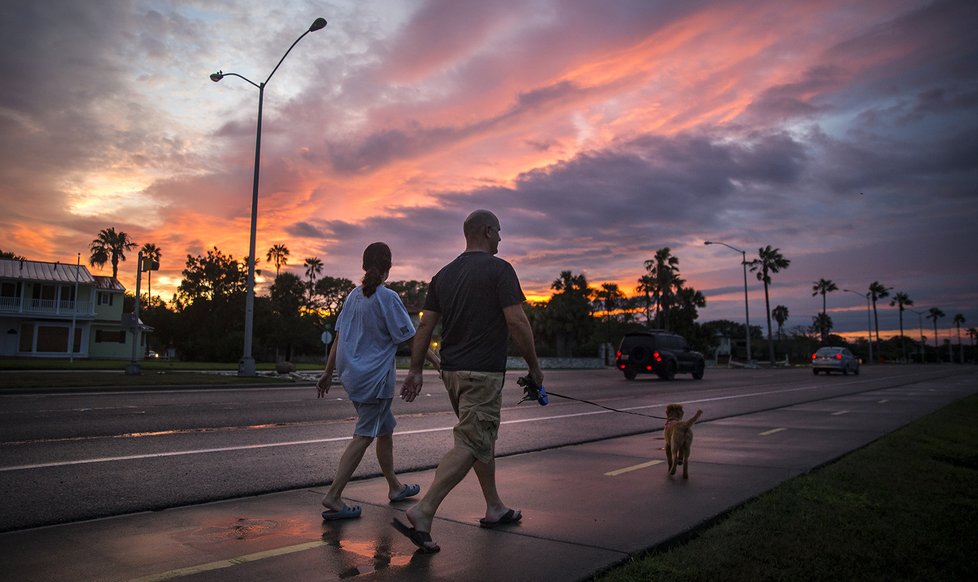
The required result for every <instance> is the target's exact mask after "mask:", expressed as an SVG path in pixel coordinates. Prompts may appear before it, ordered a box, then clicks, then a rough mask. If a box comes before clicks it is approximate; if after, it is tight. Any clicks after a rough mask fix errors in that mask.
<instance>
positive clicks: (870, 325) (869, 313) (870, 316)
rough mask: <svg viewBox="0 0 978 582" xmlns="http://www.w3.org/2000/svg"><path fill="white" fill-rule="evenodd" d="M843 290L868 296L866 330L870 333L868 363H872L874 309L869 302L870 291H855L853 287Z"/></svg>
mask: <svg viewBox="0 0 978 582" xmlns="http://www.w3.org/2000/svg"><path fill="white" fill-rule="evenodd" d="M843 291H845V292H846V293H855V294H856V295H859V296H860V297H865V298H866V330H867V333H869V341H868V342H866V343H867V345H868V346H869V360H867V363H868V364H872V363H873V311H872V308H871V307H870V303H869V293H860V292H859V291H853V290H851V289H843Z"/></svg>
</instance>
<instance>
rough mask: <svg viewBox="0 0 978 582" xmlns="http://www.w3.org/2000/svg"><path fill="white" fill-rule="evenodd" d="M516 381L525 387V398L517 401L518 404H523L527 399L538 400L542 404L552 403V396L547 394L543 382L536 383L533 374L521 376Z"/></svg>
mask: <svg viewBox="0 0 978 582" xmlns="http://www.w3.org/2000/svg"><path fill="white" fill-rule="evenodd" d="M516 383H517V384H519V385H520V386H522V387H523V399H522V400H520V401H519V402H517V404H522V403H524V402H526V401H527V400H536V401H537V402H538V403H539V404H540V406H546V405H548V404H550V398H549V397H548V396H547V391H546V390H544V388H543V385H542V384H537V383H536V380H534V379H533V376H531V375H529V374H527V375H526V376H521V377H519V378H517V379H516Z"/></svg>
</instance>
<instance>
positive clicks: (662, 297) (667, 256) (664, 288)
mask: <svg viewBox="0 0 978 582" xmlns="http://www.w3.org/2000/svg"><path fill="white" fill-rule="evenodd" d="M645 269H646V270H647V271H648V274H649V276H650V277H651V278H652V280H653V282H654V284H653V287H652V296H653V297H654V298H655V301H656V304H655V322H656V325H657V326H659V327H662V328H664V329H668V328H669V324H668V320H669V313H668V311H669V307H670V306H671V305H672V298H673V288H674V287H678V286H680V285H681V284H682V283H683V281H682V280H681V279H679V258H678V257H675V256H673V254H672V251H671V250H670V249H669V247H662V248H661V249H659V250H657V251H655V258H654V259H650V260H648V261H645ZM663 319H664V320H665V321H666V323H665V325H663Z"/></svg>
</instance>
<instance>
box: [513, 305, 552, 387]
mask: <svg viewBox="0 0 978 582" xmlns="http://www.w3.org/2000/svg"><path fill="white" fill-rule="evenodd" d="M503 315H504V316H505V317H506V327H508V328H509V335H510V337H512V338H513V345H515V346H516V351H518V352H519V353H520V355H521V356H523V359H524V360H526V365H527V366H529V368H530V376H532V377H533V379H534V380H535V381H536V383H537V384H538V385H540V386H543V370H541V369H540V362H539V361H538V360H537V348H536V345H535V344H534V343H533V329H532V328H531V327H530V320H529V319H527V318H526V313H524V312H523V304H522V303H517V304H515V305H510V306H509V307H504V308H503Z"/></svg>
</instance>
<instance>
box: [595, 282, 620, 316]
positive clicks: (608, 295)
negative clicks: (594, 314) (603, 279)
mask: <svg viewBox="0 0 978 582" xmlns="http://www.w3.org/2000/svg"><path fill="white" fill-rule="evenodd" d="M594 295H595V297H596V298H597V299H598V301H600V302H601V308H602V309H603V311H604V313H605V317H606V321H607V322H609V323H610V322H611V319H612V317H613V316H612V313H613V312H614V311H615V310H616V309H619V307H620V305H621V301H622V299H624V298H625V294H624V293H622V292H621V289H619V288H618V284H617V283H602V284H601V289H600V290H599V291H597V292H595V294H594Z"/></svg>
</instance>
